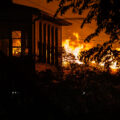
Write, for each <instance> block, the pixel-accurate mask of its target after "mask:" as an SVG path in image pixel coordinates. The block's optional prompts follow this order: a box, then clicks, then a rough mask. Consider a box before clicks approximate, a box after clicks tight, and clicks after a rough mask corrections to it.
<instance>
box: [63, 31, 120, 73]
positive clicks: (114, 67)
mask: <svg viewBox="0 0 120 120" xmlns="http://www.w3.org/2000/svg"><path fill="white" fill-rule="evenodd" d="M73 36H74V37H75V38H76V39H75V40H72V39H66V40H64V41H63V43H62V47H63V48H64V50H65V52H66V54H67V59H66V58H65V56H63V59H62V64H63V66H64V67H67V66H68V65H69V64H70V63H76V64H79V65H81V64H85V63H84V62H83V61H80V54H81V52H82V51H87V50H89V49H91V48H92V47H93V46H92V45H91V44H90V43H81V42H80V37H79V34H78V33H73ZM116 50H117V51H120V48H117V49H116ZM69 54H71V55H73V56H74V60H73V58H72V57H70V56H69ZM108 56H109V59H108V60H107V61H108V62H111V64H110V65H109V69H110V72H111V73H112V74H115V73H117V72H118V71H119V69H120V66H119V65H118V62H117V60H114V61H113V59H114V55H113V53H107V54H106V55H105V56H104V57H103V58H102V60H101V62H97V61H95V60H90V61H89V65H90V66H93V67H97V68H100V69H101V68H102V70H105V65H106V63H105V61H104V59H106V57H108Z"/></svg>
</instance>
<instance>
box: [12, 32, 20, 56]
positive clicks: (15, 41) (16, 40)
mask: <svg viewBox="0 0 120 120" xmlns="http://www.w3.org/2000/svg"><path fill="white" fill-rule="evenodd" d="M12 55H13V56H20V55H21V31H13V32H12Z"/></svg>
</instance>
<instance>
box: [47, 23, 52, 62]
mask: <svg viewBox="0 0 120 120" xmlns="http://www.w3.org/2000/svg"><path fill="white" fill-rule="evenodd" d="M47 31H48V32H47V34H48V41H47V63H48V64H50V37H51V36H50V24H49V25H48V29H47Z"/></svg>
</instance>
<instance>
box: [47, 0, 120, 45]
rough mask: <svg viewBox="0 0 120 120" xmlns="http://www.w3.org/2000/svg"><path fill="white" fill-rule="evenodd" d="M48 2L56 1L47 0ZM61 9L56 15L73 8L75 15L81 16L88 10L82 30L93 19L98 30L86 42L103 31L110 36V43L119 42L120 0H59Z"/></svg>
mask: <svg viewBox="0 0 120 120" xmlns="http://www.w3.org/2000/svg"><path fill="white" fill-rule="evenodd" d="M47 1H48V2H50V1H54V0H47ZM58 1H59V8H58V10H57V11H56V13H55V17H56V16H57V14H58V13H61V15H63V14H65V12H66V11H67V10H68V9H70V8H72V11H73V13H76V14H79V15H81V14H82V13H83V12H84V11H85V10H88V14H87V17H86V18H84V20H83V22H82V24H81V28H83V26H84V24H86V23H91V21H92V20H93V19H95V20H96V22H97V28H96V30H95V32H94V33H92V34H90V35H89V36H87V38H86V39H85V41H88V42H89V41H90V40H91V39H92V38H93V37H95V36H97V35H99V33H100V32H101V31H102V30H105V33H106V34H108V35H110V41H109V42H108V43H113V42H115V41H117V40H119V35H120V22H119V20H120V7H119V6H120V0H58Z"/></svg>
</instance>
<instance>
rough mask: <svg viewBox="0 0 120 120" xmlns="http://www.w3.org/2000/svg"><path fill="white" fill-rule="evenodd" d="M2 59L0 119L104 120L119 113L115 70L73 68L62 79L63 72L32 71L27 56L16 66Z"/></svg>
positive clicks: (119, 98)
mask: <svg viewBox="0 0 120 120" xmlns="http://www.w3.org/2000/svg"><path fill="white" fill-rule="evenodd" d="M24 59H25V58H24ZM5 60H6V59H5ZM5 60H3V61H1V70H0V77H1V78H0V80H1V84H0V85H1V86H0V88H1V90H0V92H1V99H0V119H1V120H9V119H11V118H12V119H15V120H16V119H17V120H19V119H20V120H21V119H23V118H26V119H29V118H33V119H39V118H43V119H47V120H51V119H52V120H56V119H72V118H73V119H88V118H89V119H90V118H92V119H102V118H104V117H106V119H107V118H110V117H111V116H114V115H115V114H117V113H118V112H119V109H120V94H119V92H120V81H119V78H120V74H119V73H118V74H117V75H111V74H110V73H108V72H96V70H95V69H94V70H93V69H92V70H91V69H83V68H79V67H74V68H73V69H72V70H71V71H69V74H67V75H66V76H65V77H63V78H64V79H62V77H61V75H63V74H61V75H60V77H58V76H56V74H55V73H54V72H52V71H51V70H47V71H42V72H37V73H36V72H35V71H33V67H32V66H31V67H30V66H29V65H30V64H31V63H32V61H31V62H30V64H29V63H28V60H27V58H26V60H25V61H26V62H24V63H22V62H21V61H19V65H18V63H17V62H14V63H13V62H12V61H13V60H12V61H10V60H7V61H6V62H5ZM8 61H9V62H8ZM2 62H3V63H4V62H5V63H6V64H2ZM23 64H24V65H26V67H25V68H26V69H25V68H24V70H23V68H22V65H23ZM28 66H29V67H28ZM6 68H7V69H6ZM117 115H119V114H117Z"/></svg>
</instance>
